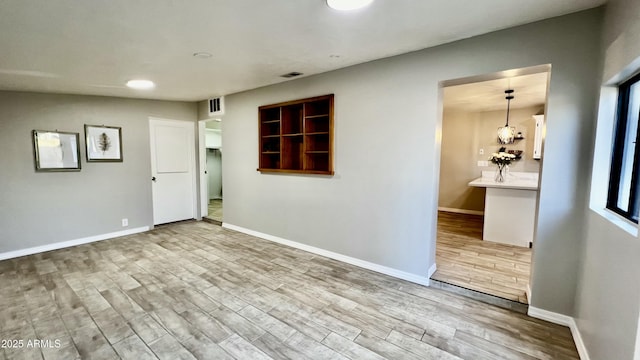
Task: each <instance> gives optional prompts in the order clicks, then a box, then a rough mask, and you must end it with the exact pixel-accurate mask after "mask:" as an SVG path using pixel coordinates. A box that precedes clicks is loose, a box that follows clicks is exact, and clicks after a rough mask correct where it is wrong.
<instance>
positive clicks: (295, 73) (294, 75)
mask: <svg viewBox="0 0 640 360" xmlns="http://www.w3.org/2000/svg"><path fill="white" fill-rule="evenodd" d="M300 75H302V73H300V72H297V71H292V72H290V73H288V74H284V75H280V77H283V78H292V77H296V76H300Z"/></svg>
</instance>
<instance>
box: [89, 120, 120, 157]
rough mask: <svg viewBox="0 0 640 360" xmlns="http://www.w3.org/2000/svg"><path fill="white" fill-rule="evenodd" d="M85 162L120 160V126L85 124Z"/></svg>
mask: <svg viewBox="0 0 640 360" xmlns="http://www.w3.org/2000/svg"><path fill="white" fill-rule="evenodd" d="M84 134H85V136H86V147H87V162H122V128H119V127H115V126H104V125H85V126H84Z"/></svg>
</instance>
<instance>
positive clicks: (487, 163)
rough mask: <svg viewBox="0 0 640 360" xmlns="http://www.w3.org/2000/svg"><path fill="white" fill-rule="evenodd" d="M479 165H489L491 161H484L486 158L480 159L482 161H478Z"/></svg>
mask: <svg viewBox="0 0 640 360" xmlns="http://www.w3.org/2000/svg"><path fill="white" fill-rule="evenodd" d="M478 166H480V167H483V166H489V162H488V161H484V160H480V161H478Z"/></svg>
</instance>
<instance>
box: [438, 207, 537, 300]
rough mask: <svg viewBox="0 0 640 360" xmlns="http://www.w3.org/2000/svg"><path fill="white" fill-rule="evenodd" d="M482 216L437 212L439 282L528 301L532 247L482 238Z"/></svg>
mask: <svg viewBox="0 0 640 360" xmlns="http://www.w3.org/2000/svg"><path fill="white" fill-rule="evenodd" d="M482 222H483V217H482V216H478V215H465V214H455V213H450V212H442V211H440V212H438V239H437V241H436V264H437V267H438V268H437V271H436V272H435V273H434V275H433V276H432V277H431V278H432V279H436V280H439V281H443V282H447V283H450V284H453V285H457V286H462V287H465V288H468V289H471V290H476V291H480V292H484V293H487V294H491V295H495V296H498V297H501V298H505V299H509V300H513V301H518V302H521V303H525V304H526V303H528V301H527V295H526V289H527V284H528V283H529V276H530V275H529V274H530V272H531V249H529V248H523V247H520V246H512V245H505V244H498V243H493V242H490V241H483V240H482Z"/></svg>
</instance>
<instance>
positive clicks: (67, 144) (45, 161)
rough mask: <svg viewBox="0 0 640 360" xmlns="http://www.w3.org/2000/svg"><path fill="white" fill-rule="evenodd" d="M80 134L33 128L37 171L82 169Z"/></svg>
mask: <svg viewBox="0 0 640 360" xmlns="http://www.w3.org/2000/svg"><path fill="white" fill-rule="evenodd" d="M79 140H80V134H78V133H72V132H64V131H58V130H56V131H50V130H33V154H34V159H35V166H36V171H38V172H40V171H80V167H81V165H80V141H79Z"/></svg>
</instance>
